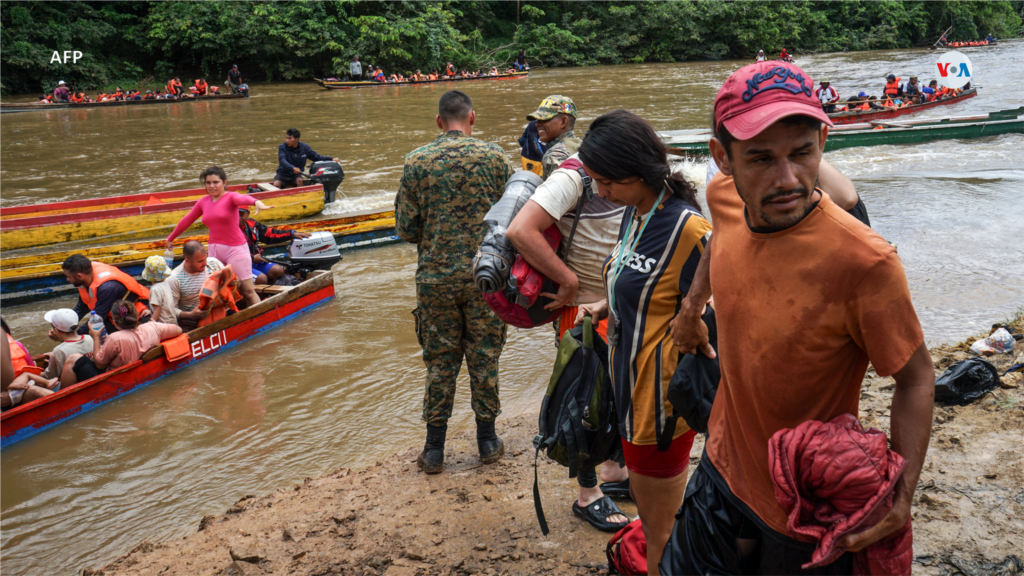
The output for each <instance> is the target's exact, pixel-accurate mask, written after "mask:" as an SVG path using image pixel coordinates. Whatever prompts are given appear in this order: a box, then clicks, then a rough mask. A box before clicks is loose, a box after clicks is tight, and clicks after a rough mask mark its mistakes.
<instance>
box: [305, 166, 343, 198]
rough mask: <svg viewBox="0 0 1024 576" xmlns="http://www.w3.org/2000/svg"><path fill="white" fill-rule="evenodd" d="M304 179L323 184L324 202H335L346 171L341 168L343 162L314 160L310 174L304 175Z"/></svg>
mask: <svg viewBox="0 0 1024 576" xmlns="http://www.w3.org/2000/svg"><path fill="white" fill-rule="evenodd" d="M303 179H304V180H306V181H307V182H312V183H313V184H322V185H323V187H324V203H326V204H330V203H331V202H334V194H335V192H337V190H338V186H341V183H342V182H343V181H344V180H345V171H344V170H342V169H341V164H339V163H337V162H334V161H330V160H328V161H325V162H314V163H313V165H312V166H310V167H309V176H303Z"/></svg>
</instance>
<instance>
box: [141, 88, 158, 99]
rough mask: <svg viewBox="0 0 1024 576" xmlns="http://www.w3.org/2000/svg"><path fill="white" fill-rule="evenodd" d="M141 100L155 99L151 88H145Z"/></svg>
mask: <svg viewBox="0 0 1024 576" xmlns="http://www.w3.org/2000/svg"><path fill="white" fill-rule="evenodd" d="M142 99H143V100H156V95H155V94H153V91H152V90H146V95H145V96H143V97H142Z"/></svg>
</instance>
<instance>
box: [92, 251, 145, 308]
mask: <svg viewBox="0 0 1024 576" xmlns="http://www.w3.org/2000/svg"><path fill="white" fill-rule="evenodd" d="M111 280H117V281H118V282H120V283H121V284H123V285H124V287H125V288H127V289H128V292H129V293H131V294H135V296H136V298H135V310H137V311H138V313H139V315H140V316H141V315H142V313H143V312H144V311H146V310H149V307H147V306H146V304H145V303H144V302H142V301H143V300H149V289H148V288H146V287H145V286H143V285H142V284H139V283H138V282H136V281H135V278H132V277H131V276H129V275H127V274H125V273H124V272H122V271H121V270H120V269H119V268H116V267H114V266H111V265H109V264H103V263H102V262H93V263H92V284H90V285H89V287H88V288H86V287H83V286H79V287H78V295H79V296H80V297H81V298H82V302H85V305H86V306H88V307H89V310H95V309H96V289H97V288H99V287H100V284H103V283H104V282H109V281H111ZM108 316H109V314H108Z"/></svg>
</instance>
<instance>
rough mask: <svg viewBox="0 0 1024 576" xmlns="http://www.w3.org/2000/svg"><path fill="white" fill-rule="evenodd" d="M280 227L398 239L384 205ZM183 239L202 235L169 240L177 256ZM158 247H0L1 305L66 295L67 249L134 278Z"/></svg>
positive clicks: (347, 245) (345, 238)
mask: <svg viewBox="0 0 1024 576" xmlns="http://www.w3.org/2000/svg"><path fill="white" fill-rule="evenodd" d="M263 214H267V212H264V213H261V216H262V215H263ZM280 227H281V228H284V229H289V230H299V231H303V232H316V231H326V232H330V233H332V234H334V237H335V239H336V240H337V242H338V249H339V250H343V251H344V250H354V249H358V248H364V247H371V246H378V245H382V244H388V243H394V242H399V241H400V239H399V238H398V236H396V235H395V213H394V210H390V209H389V210H379V211H364V212H354V213H350V214H345V215H341V216H338V217H334V218H330V219H323V220H309V221H305V222H295V223H289V224H282V225H280ZM187 240H199V241H200V242H204V243H205V242H207V241H208V237H207V236H205V235H199V236H187V237H182V238H178V239H177V240H175V243H174V251H175V255H176V257H177V259H178V260H179V261H180V259H181V257H182V255H181V247H182V245H183V244H184V243H185V241H187ZM288 244H289V242H282V243H280V244H271V245H268V246H265V250H266V251H265V252H264V254H267V255H276V254H282V253H285V252H287V250H288ZM164 250H165V243H164V241H163V240H154V241H144V242H135V243H130V244H115V245H111V246H99V247H91V248H84V249H81V250H67V249H63V250H54V251H47V252H39V251H36V250H22V251H18V252H15V253H13V254H12V253H4V255H3V256H4V257H3V259H2V260H0V302H2V303H3V305H4V306H13V305H16V304H24V303H27V302H32V301H36V300H43V299H47V298H56V297H64V296H68V297H72V296H73V295H74V294H73V293H74V290H75V288H74V287H73V286H71V285H70V284H68V283H67V280H66V279H65V278H64V273H63V272H61V269H60V266H61V263H63V262H64V260H65V259H66V258H67V257H68V256H70V255H72V254H82V255H84V256H86V257H87V258H89V259H90V260H93V261H96V262H103V263H105V264H110V265H112V266H117V267H118V268H120V269H121V270H123V271H124V272H125V273H127V274H130V275H131V276H134V277H136V278H137V277H139V276H140V275H141V274H142V269H143V266H144V263H145V260H146V258H148V257H150V256H154V255H160V254H163V252H164Z"/></svg>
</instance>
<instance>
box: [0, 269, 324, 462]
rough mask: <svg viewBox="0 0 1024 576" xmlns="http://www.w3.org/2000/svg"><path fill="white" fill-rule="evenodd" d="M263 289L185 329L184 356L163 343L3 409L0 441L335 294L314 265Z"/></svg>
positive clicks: (200, 357) (135, 384) (228, 345)
mask: <svg viewBox="0 0 1024 576" xmlns="http://www.w3.org/2000/svg"><path fill="white" fill-rule="evenodd" d="M263 291H264V292H265V293H266V294H265V295H269V297H268V298H266V299H265V300H263V301H262V302H260V303H259V304H257V305H255V306H253V307H251V308H247V309H245V310H242V311H240V312H238V313H236V314H234V315H231V316H228V317H227V318H223V319H221V320H218V321H216V322H214V323H213V324H210V325H209V326H203V327H201V328H198V329H196V330H193V331H192V332H189V333H188V341H189V343H190V344H191V346H190V349H189V354H188V355H187V356H185V357H184V358H181V359H179V360H176V361H173V362H172V361H170V360H168V359H167V356H166V355H165V354H164V350H163V346H156V347H154V348H152V349H150V350H149V351H147V352H146V353H145V354H143V356H142V358H141V359H139V360H136V361H135V362H132V363H131V364H127V365H125V366H122V367H121V368H119V369H117V370H112V371H110V372H106V373H104V374H100V375H99V376H96V377H95V378H90V379H89V380H85V381H83V382H79V383H77V384H74V385H72V386H69V387H67V388H64V389H62V390H60V391H59V392H56V393H55V394H51V395H49V396H46V397H45V398H40V399H39V400H35V401H33V402H29V403H28V404H24V405H22V406H18V407H16V408H12V409H10V410H8V411H7V412H4V413H3V415H2V416H0V447H7V446H9V445H11V444H13V443H14V442H17V441H19V440H23V439H25V438H28V437H29V436H32V435H33V434H37V433H39V432H41V431H43V430H46V429H47V428H50V427H52V426H56V425H57V424H60V423H61V422H64V421H65V420H68V419H70V418H74V417H75V416H78V415H79V414H82V413H85V412H88V411H89V410H92V409H93V408H96V407H98V406H100V405H102V404H104V403H106V402H109V401H111V400H113V399H115V398H118V397H120V396H123V395H125V394H128V393H129V392H132V391H134V390H138V389H139V388H142V387H143V386H146V385H147V384H151V383H153V382H155V381H156V380H158V379H160V378H163V377H164V376H167V375H168V374H171V373H172V372H176V371H178V370H181V369H182V368H185V367H187V366H189V365H190V364H192V363H194V362H198V361H199V360H203V359H205V358H208V357H210V356H212V355H214V354H216V353H218V352H222V351H224V350H227V349H228V348H231V347H233V346H236V345H238V344H239V343H240V342H243V341H245V340H247V339H249V338H251V337H252V336H255V335H257V334H259V333H261V332H265V331H267V330H270V329H271V328H273V327H275V326H277V325H278V324H281V323H283V322H287V321H288V320H291V319H293V318H295V317H297V316H298V315H300V314H303V313H305V312H308V311H309V310H311V309H313V308H314V307H316V306H319V305H321V304H323V303H325V302H327V301H328V300H330V299H331V298H333V297H334V275H333V274H332V273H330V272H321V271H317V272H314V273H312V274H311V275H310V277H309V278H308V279H307V280H306V281H305V282H303V283H301V284H299V285H298V286H293V287H287V288H286V287H280V286H273V287H268V288H266V289H264V290H263Z"/></svg>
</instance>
